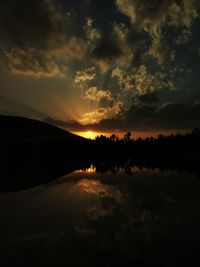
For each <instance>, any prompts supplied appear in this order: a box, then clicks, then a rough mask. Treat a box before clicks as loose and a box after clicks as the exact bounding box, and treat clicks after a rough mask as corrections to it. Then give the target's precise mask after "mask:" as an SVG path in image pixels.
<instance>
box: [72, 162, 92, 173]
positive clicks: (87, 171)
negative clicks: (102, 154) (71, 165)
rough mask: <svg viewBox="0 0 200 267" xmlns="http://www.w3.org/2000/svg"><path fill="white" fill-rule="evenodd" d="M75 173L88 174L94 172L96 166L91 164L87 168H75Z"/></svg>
mask: <svg viewBox="0 0 200 267" xmlns="http://www.w3.org/2000/svg"><path fill="white" fill-rule="evenodd" d="M75 173H88V174H92V173H96V167H95V166H94V165H93V164H91V165H90V167H89V168H87V169H84V170H77V171H75Z"/></svg>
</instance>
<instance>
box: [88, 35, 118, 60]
mask: <svg viewBox="0 0 200 267" xmlns="http://www.w3.org/2000/svg"><path fill="white" fill-rule="evenodd" d="M121 55H122V50H121V48H120V47H119V46H118V44H117V43H116V42H114V40H112V39H108V38H102V39H101V40H100V42H99V43H98V44H97V46H96V47H95V48H94V50H93V51H92V56H93V57H94V58H95V59H97V60H98V59H100V60H109V59H115V58H117V57H119V56H121Z"/></svg>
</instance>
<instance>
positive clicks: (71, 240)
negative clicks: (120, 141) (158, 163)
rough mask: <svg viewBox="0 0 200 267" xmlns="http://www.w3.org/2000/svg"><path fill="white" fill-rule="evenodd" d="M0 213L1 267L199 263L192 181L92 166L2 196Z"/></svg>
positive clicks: (199, 204)
mask: <svg viewBox="0 0 200 267" xmlns="http://www.w3.org/2000/svg"><path fill="white" fill-rule="evenodd" d="M27 176H28V174H27ZM0 210H1V222H0V226H1V227H0V241H1V243H0V244H1V245H0V246H1V257H0V260H1V262H0V263H1V266H87V267H90V266H92V267H95V266H133V264H163V265H164V266H171V265H172V264H183V263H186V262H187V263H191V262H193V261H194V260H195V259H196V258H198V245H197V244H199V242H200V215H199V210H200V180H199V179H198V178H197V177H196V176H195V175H193V174H188V173H178V172H170V171H164V172H161V171H159V170H153V171H151V170H147V169H143V170H141V169H138V168H136V167H134V168H129V169H128V170H124V169H122V168H118V169H117V170H116V169H114V170H112V171H111V170H110V171H106V172H104V171H101V173H100V171H99V170H96V168H95V167H94V166H91V167H90V168H88V169H86V170H77V171H75V172H73V173H71V174H68V175H66V176H64V177H61V178H60V179H58V180H56V181H54V182H52V183H49V184H45V185H42V186H39V187H34V188H32V189H28V190H24V191H20V192H16V193H1V194H0Z"/></svg>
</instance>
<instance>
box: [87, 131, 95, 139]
mask: <svg viewBox="0 0 200 267" xmlns="http://www.w3.org/2000/svg"><path fill="white" fill-rule="evenodd" d="M86 137H87V138H90V139H93V138H94V133H93V132H92V131H87V132H86Z"/></svg>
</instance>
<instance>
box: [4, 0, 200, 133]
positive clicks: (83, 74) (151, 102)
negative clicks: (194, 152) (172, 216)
mask: <svg viewBox="0 0 200 267" xmlns="http://www.w3.org/2000/svg"><path fill="white" fill-rule="evenodd" d="M0 59H1V60H0V113H1V114H7V115H20V116H25V117H29V118H35V119H40V120H43V121H46V122H50V123H52V124H55V125H57V126H60V127H64V128H65V129H68V130H70V131H74V132H84V131H86V130H92V131H96V132H109V131H111V132H115V131H119V132H120V131H126V130H133V131H138V132H147V133H152V132H159V131H161V132H162V131H163V132H170V131H180V130H187V129H191V128H194V127H199V126H200V79H199V75H200V2H199V0H107V1H102V0H57V1H53V0H29V1H27V0H1V1H0Z"/></svg>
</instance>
